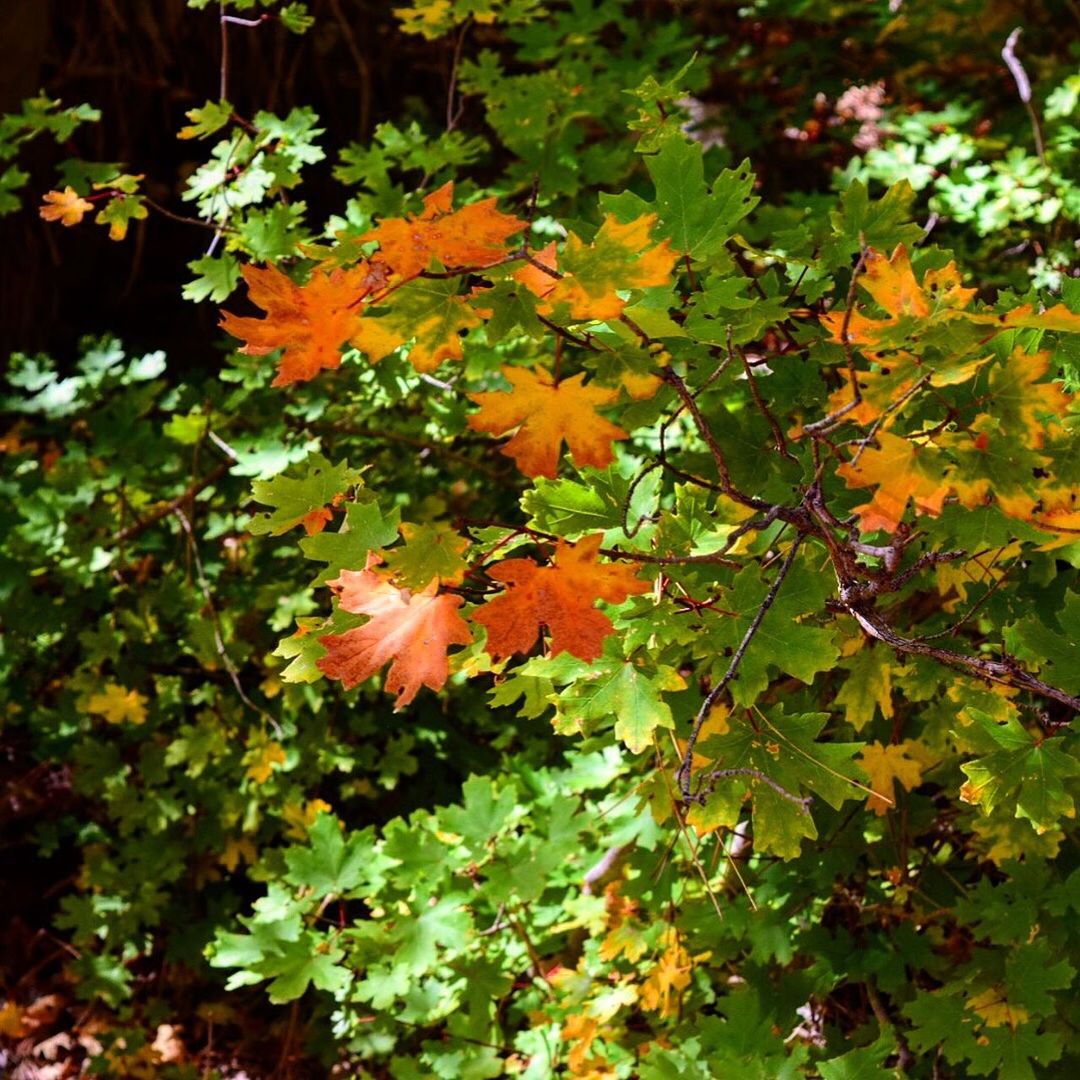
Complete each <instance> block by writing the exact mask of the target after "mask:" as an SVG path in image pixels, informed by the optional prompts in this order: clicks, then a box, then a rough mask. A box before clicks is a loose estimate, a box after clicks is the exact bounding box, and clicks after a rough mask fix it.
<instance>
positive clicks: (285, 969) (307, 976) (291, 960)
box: [260, 932, 354, 1005]
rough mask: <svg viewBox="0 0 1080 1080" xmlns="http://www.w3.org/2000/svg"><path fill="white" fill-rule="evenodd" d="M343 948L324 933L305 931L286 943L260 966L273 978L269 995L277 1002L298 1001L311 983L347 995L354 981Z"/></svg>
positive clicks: (333, 992)
mask: <svg viewBox="0 0 1080 1080" xmlns="http://www.w3.org/2000/svg"><path fill="white" fill-rule="evenodd" d="M344 956H345V953H344V951H343V950H341V949H339V948H337V947H336V946H328V945H327V944H326V940H325V939H324V938H322V937H321V936H320V935H317V934H312V933H308V932H305V933H304V935H303V936H302V937H301V938H300V940H299V941H296V942H291V943H289V944H287V945H286V946H284V948H283V949H282V951H281V952H280V953H279V954H278V955H277V956H273V957H269V958H267V959H266V960H264V961H263V963H262V965H261V966H260V969H261V972H262V974H263V976H264V977H265V978H271V979H273V982H271V983H270V986H269V987H268V988H267V994H268V996H269V998H270V1001H271V1003H272V1004H274V1005H283V1004H285V1002H288V1001H295V1000H296V998H298V997H300V996H301V995H302V994H303V993H304V991H305V990H307V988H308V986H314V987H315V988H316V989H317V990H327V991H329V992H330V993H331V994H334V995H335V996H339V995H341V994H343V993H344V992H345V991H346V990H347V989H348V988H349V986H350V985H351V984H352V981H353V978H354V976H353V973H352V972H351V971H349V970H348V969H347V968H344V967H342V966H341V964H340V961H341V960H342V959H343V957H344Z"/></svg>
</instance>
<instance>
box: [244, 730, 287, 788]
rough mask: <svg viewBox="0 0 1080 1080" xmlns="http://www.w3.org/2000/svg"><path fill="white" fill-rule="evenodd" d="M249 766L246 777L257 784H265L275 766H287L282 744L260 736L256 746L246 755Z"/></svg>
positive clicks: (245, 773)
mask: <svg viewBox="0 0 1080 1080" xmlns="http://www.w3.org/2000/svg"><path fill="white" fill-rule="evenodd" d="M244 764H245V765H246V766H247V768H246V770H245V771H244V775H245V776H246V777H247V778H248V779H249V780H254V781H255V783H256V784H265V783H266V781H267V780H269V779H270V774H271V773H272V772H273V771H274V766H275V765H284V764H285V750H284V748H283V747H282V745H281V743H278V742H274V740H273V739H267V738H265V737H263V736H259V737H257V738H256V740H255V744H254V745H253V746H252V747H251V749H249V750H248V752H247V753H246V754H245V755H244Z"/></svg>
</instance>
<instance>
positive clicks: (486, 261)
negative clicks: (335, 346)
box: [359, 181, 527, 279]
mask: <svg viewBox="0 0 1080 1080" xmlns="http://www.w3.org/2000/svg"><path fill="white" fill-rule="evenodd" d="M453 199H454V184H453V181H447V183H445V184H443V186H442V187H441V188H439V189H438V191H434V192H432V193H431V194H430V195H428V196H427V197H426V198H425V199H424V209H423V211H422V212H421V213H420V214H419V216H417V217H407V218H391V219H390V220H388V221H383V222H380V224H379V225H378V226H377V227H376V228H374V229H371V230H369V231H368V232H366V233H364V235H363V236H361V237H360V238H359V239H360V241H361V242H365V241H372V240H374V241H377V242H378V244H379V253H378V256H377V258H378V260H379V261H380V262H384V263H386V264H387V265H388V266H389V267H390V268H391V270H392V271H393V272H394V274H395V275H397V276H398V277H401V278H406V279H408V278H414V277H416V276H417V275H418V274H419V273H420V272H421V271H422V270H427V269H428V268H429V267H430V266H431V264H432V261H436V262H438V263H439V264H441V265H442V266H444V267H447V268H448V269H455V268H457V267H463V266H476V267H483V266H491V265H492V264H493V263H497V262H499V261H501V260H502V259H503V258H504V257H505V255H506V249H505V242H506V239H507V238H508V237H510V236H513V235H514V233H518V232H521V230H522V229H524V228H525V226H526V224H527V223H526V222H524V221H522V220H521V219H520V218H515V217H511V216H510V215H509V214H503V213H500V212H499V211H498V210H496V209H495V203H496V200H495V199H482V200H481V201H480V202H475V203H470V204H469V205H468V206H464V207H462V208H461V209H460V210H451V209H450V208H451V205H452V203H453Z"/></svg>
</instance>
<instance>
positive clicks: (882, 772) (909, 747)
mask: <svg viewBox="0 0 1080 1080" xmlns="http://www.w3.org/2000/svg"><path fill="white" fill-rule="evenodd" d="M920 750H922V747H919V746H916V744H914V743H913V742H912V741H911V740H910V739H905V740H904V741H903V742H902V743H897V744H895V745H889V746H883V745H882V744H881V743H878V742H873V743H867V744H866V745H865V746H864V747H863V748H862V753H861V754H860V755H859V756H858V757H857V758H856V759H855V760H856V761H858V763H859V767H860V768H861V769H862V771H863V772H864V773H866V775H867V776H868V777H869V778H870V787H871V788H873V790H874V794H872V795H870V796H869V797H868V798H867V800H866V805H867V807H868V808H869V809H871V810H873V811H874V813H875V814H877V815H878V816H879V817H881V816H882V815H884V814H886V813H888V811H889V810H891V809H892V808H893V807H894V806H895V805H896V804H895V802H894V801H893V790H894V788H893V782H894V781H896V782H899V783H900V784H901V785H903V787H904V790H905V791H911V789H912V788H916V787H918V786H919V784H920V783H922V771H923V767H924V764H925V754H921V755H919V756H918V757H914V756H912V754H913V753H918V752H919V751H920Z"/></svg>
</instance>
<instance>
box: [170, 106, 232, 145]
mask: <svg viewBox="0 0 1080 1080" xmlns="http://www.w3.org/2000/svg"><path fill="white" fill-rule="evenodd" d="M184 115H185V116H186V117H187V118H188V119H189V120H190V121H191V123H190V124H188V125H186V126H185V127H182V128H181V129H180V131H179V133H178V134H177V138H179V139H205V138H206V136H207V135H213V134H214V132H215V131H220V130H221V129H222V128H223V127H224V126H225V125H226V124H227V123H228V122H229V121H230V120H231V119H232V115H233V107H232V105H231V104H230V103H229V102H227V101H208V102H207V103H206V104H205V105H203V106H202V107H201V108H197V109H188V111H187V112H186V113H184Z"/></svg>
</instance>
